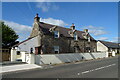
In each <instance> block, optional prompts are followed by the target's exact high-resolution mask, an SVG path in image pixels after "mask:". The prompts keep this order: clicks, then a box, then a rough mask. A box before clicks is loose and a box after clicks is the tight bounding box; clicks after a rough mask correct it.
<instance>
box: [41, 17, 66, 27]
mask: <svg viewBox="0 0 120 80" xmlns="http://www.w3.org/2000/svg"><path fill="white" fill-rule="evenodd" d="M40 21H42V22H45V23H49V24H53V25H58V26H66V25H68V24H66V23H65V22H64V21H62V20H59V19H53V18H47V19H42V18H41V20H40Z"/></svg>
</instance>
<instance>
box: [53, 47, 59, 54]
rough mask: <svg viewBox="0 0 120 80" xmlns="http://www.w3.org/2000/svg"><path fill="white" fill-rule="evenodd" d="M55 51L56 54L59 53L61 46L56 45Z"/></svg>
mask: <svg viewBox="0 0 120 80" xmlns="http://www.w3.org/2000/svg"><path fill="white" fill-rule="evenodd" d="M54 52H55V54H57V53H59V46H54Z"/></svg>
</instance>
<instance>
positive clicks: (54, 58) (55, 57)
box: [35, 53, 106, 64]
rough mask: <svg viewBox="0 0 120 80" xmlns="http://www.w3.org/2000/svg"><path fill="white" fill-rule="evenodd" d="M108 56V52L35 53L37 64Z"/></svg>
mask: <svg viewBox="0 0 120 80" xmlns="http://www.w3.org/2000/svg"><path fill="white" fill-rule="evenodd" d="M104 57H106V53H69V54H66V53H65V54H50V55H49V54H44V55H35V63H36V64H58V63H65V62H75V61H80V60H82V59H83V60H90V59H97V58H104Z"/></svg>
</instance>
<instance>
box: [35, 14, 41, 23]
mask: <svg viewBox="0 0 120 80" xmlns="http://www.w3.org/2000/svg"><path fill="white" fill-rule="evenodd" d="M39 20H40V17H38V13H37V14H36V16H35V18H34V22H39Z"/></svg>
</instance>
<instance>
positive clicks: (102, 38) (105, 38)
mask: <svg viewBox="0 0 120 80" xmlns="http://www.w3.org/2000/svg"><path fill="white" fill-rule="evenodd" d="M98 40H108V38H107V37H100V38H98Z"/></svg>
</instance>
